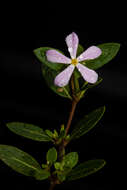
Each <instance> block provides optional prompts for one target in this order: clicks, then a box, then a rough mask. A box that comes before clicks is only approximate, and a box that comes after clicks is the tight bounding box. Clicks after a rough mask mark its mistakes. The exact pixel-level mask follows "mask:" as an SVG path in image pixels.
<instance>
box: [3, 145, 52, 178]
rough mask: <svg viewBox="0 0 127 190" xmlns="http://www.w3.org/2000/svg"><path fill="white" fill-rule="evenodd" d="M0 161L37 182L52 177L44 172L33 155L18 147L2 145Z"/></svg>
mask: <svg viewBox="0 0 127 190" xmlns="http://www.w3.org/2000/svg"><path fill="white" fill-rule="evenodd" d="M0 159H1V160H2V161H3V162H4V163H5V164H7V165H8V166H9V167H11V168H12V169H13V170H15V171H17V172H19V173H21V174H23V175H26V176H32V177H34V178H36V179H37V180H43V179H47V178H48V177H49V176H50V173H49V172H48V171H46V170H42V169H41V167H40V165H39V163H38V162H37V161H36V160H35V159H34V158H33V157H32V156H31V155H29V154H28V153H26V152H24V151H22V150H20V149H18V148H16V147H13V146H8V145H0Z"/></svg>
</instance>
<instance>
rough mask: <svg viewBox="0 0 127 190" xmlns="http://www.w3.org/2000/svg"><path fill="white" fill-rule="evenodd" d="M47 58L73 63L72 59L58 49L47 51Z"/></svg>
mask: <svg viewBox="0 0 127 190" xmlns="http://www.w3.org/2000/svg"><path fill="white" fill-rule="evenodd" d="M46 56H47V60H48V61H50V62H53V63H64V64H69V63H71V59H69V58H68V57H66V56H65V55H63V54H61V53H59V52H58V51H56V50H53V49H52V50H48V51H47V52H46Z"/></svg>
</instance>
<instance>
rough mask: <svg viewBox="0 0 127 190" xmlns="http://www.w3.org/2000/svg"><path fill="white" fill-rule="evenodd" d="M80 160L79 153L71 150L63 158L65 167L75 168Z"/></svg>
mask: <svg viewBox="0 0 127 190" xmlns="http://www.w3.org/2000/svg"><path fill="white" fill-rule="evenodd" d="M77 162H78V153H77V152H70V153H68V154H67V155H65V157H64V158H63V163H64V167H65V168H73V167H74V166H75V165H76V164H77Z"/></svg>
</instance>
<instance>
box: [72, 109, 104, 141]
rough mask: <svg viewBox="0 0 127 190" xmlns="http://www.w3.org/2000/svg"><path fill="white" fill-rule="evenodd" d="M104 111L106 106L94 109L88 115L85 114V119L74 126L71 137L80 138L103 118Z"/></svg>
mask: <svg viewBox="0 0 127 190" xmlns="http://www.w3.org/2000/svg"><path fill="white" fill-rule="evenodd" d="M104 112H105V106H103V107H100V108H98V109H96V110H94V111H92V112H91V113H89V114H88V115H85V116H84V117H83V119H82V120H81V121H79V122H78V123H77V125H76V126H75V127H74V130H73V131H72V133H71V139H78V138H79V137H81V136H83V135H84V134H86V133H87V132H88V131H90V130H91V129H92V128H93V127H94V126H95V125H96V124H97V123H98V122H99V120H100V119H101V118H102V116H103V114H104Z"/></svg>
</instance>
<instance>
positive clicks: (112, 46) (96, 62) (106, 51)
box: [82, 43, 120, 70]
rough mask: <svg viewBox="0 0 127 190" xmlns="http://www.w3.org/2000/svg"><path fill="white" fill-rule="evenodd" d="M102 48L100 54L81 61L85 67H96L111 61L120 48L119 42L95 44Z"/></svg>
mask: <svg viewBox="0 0 127 190" xmlns="http://www.w3.org/2000/svg"><path fill="white" fill-rule="evenodd" d="M97 47H99V48H100V49H101V50H102V54H101V55H100V56H99V57H98V58H97V59H93V60H88V61H83V62H82V63H83V64H85V66H86V67H88V68H90V69H94V70H96V69H98V68H100V67H102V66H103V65H105V64H106V63H108V62H109V61H111V60H112V59H113V58H114V57H115V56H116V55H117V53H118V51H119V49H120V44H119V43H105V44H100V45H97Z"/></svg>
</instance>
